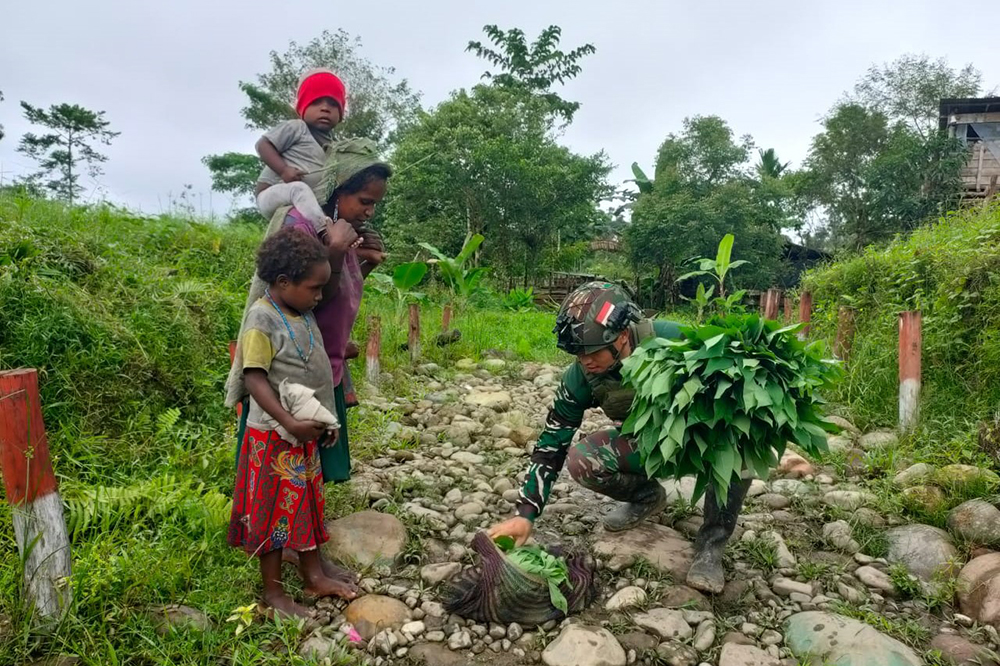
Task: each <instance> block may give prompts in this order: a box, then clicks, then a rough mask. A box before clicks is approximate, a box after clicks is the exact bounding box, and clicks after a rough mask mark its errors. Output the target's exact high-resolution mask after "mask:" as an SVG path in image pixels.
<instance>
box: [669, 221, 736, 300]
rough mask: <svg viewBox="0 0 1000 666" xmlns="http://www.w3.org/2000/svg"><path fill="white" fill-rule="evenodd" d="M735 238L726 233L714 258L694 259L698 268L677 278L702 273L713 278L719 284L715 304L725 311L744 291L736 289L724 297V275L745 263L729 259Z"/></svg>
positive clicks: (680, 278) (686, 277)
mask: <svg viewBox="0 0 1000 666" xmlns="http://www.w3.org/2000/svg"><path fill="white" fill-rule="evenodd" d="M735 240H736V239H735V238H734V237H733V235H732V234H726V235H725V236H723V237H722V241H721V242H720V243H719V249H718V251H717V252H716V255H715V259H707V258H705V257H702V258H700V259H695V260H694V261H695V263H697V264H698V266H699V267H700V270H697V271H691V272H690V273H685V274H684V275H682V276H680V277H679V278H677V281H678V282H681V281H683V280H687V279H688V278H693V277H700V276H702V275H708V276H710V277H712V278H714V279H715V281H716V282H717V283H718V285H719V298H717V299H716V304H717V305H719V306H720V308H722V310H723V311H726V312H728V311H729V310H730V309H732V307H733V306H734V305H735V304H736V303H738V302H739V301H740V299H742V298H743V295H744V294H745V293H746V292H745V291H737V292H734V293H733V294H732V295H730V296H729V297H726V275H727V274H728V273H729V271H731V270H733V269H734V268H739V267H740V266H742V265H744V264H746V263H747V262H745V261H743V260H742V259H738V260H736V261H731V258H732V256H733V242H734V241H735Z"/></svg>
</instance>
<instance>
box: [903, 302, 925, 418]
mask: <svg viewBox="0 0 1000 666" xmlns="http://www.w3.org/2000/svg"><path fill="white" fill-rule="evenodd" d="M920 323H921V317H920V312H919V311H910V312H900V313H899V429H900V430H901V431H902V432H908V431H910V430H913V428H914V426H916V425H917V418H918V417H919V415H920V346H921V334H920Z"/></svg>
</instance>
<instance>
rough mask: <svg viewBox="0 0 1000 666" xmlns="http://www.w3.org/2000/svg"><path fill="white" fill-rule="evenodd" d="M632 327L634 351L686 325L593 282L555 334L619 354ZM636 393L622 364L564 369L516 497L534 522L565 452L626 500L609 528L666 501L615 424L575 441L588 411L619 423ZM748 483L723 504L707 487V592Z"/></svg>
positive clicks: (570, 304) (703, 558)
mask: <svg viewBox="0 0 1000 666" xmlns="http://www.w3.org/2000/svg"><path fill="white" fill-rule="evenodd" d="M623 312H624V313H625V314H623ZM626 329H627V330H628V331H629V335H630V341H631V346H632V348H633V349H634V348H635V347H636V346H637V345H638V344H639V343H641V342H642V341H643V340H645V339H646V338H648V337H651V336H656V337H661V338H677V337H680V326H679V325H678V324H676V323H674V322H669V321H650V320H648V319H647V320H643V319H640V318H639V316H638V308H637V307H636V306H635V305H634V304H633V303H632V302H631V300H630V299H628V297H627V296H626V295H625V294H624V293H623V292H621V291H620V290H619V289H617V288H616V287H614V286H613V285H610V284H607V283H589V284H587V285H584V286H583V287H580V288H579V289H577V290H576V291H575V292H573V293H572V294H570V296H569V297H568V298H567V299H566V301H565V302H564V303H563V306H562V308H561V310H560V314H559V317H558V318H557V321H556V328H555V331H554V332H555V333H556V335H557V336H558V346H559V348H560V349H563V350H564V351H567V352H569V353H571V354H575V355H579V354H581V353H592V352H594V351H597V350H599V349H604V348H610V349H611V350H612V353H613V354H615V355H617V350H616V349H615V348H614V347H611V345H612V343H613V341H614V340H615V338H617V336H618V335H619V334H620V333H621V332H622V331H624V330H626ZM633 397H634V391H632V390H631V389H628V388H625V387H623V386H622V378H621V365H620V363H616V364H615V365H614V366H613V367H612V368H611V369H610V370H609V371H608V372H606V373H604V374H602V375H597V376H595V375H589V374H588V373H587V372H586V371H585V370H584V368H583V365H581V363H580V362H579V361H576V362H575V363H573V365H571V366H570V367H569V368H568V369H567V370H566V371H565V372H564V373H563V377H562V381H561V383H560V385H559V388H558V390H557V391H556V397H555V402H554V403H553V405H552V408H551V409H550V410H549V414H548V417H547V418H546V420H545V430H544V431H543V432H542V434H541V436H540V437H539V438H538V443H537V444H536V446H535V450H534V453H533V454H532V456H531V464H530V466H529V467H528V472H527V475H526V477H525V480H524V484H523V485H522V487H521V490H520V492H519V495H518V501H517V513H518V515H520V516H522V517H523V518H527V519H528V520H531V521H534V520H535V519H536V518H538V516H539V515H541V513H542V511H543V509H544V508H545V503H546V502H547V501H548V498H549V493H550V492H551V490H552V484H553V483H554V482H555V480H556V477H558V476H559V472H560V470H561V469H562V467H563V464H564V463H566V462H567V458H568V463H569V464H568V468H569V473H570V475H571V476H572V477H573V480H575V481H576V482H577V483H579V484H580V485H582V486H584V487H585V488H589V489H590V490H593V491H595V492H598V493H600V494H602V495H606V496H608V497H611V498H612V499H615V500H618V501H619V502H624V503H625V504H624V505H623V506H622V507H621V508H620V509H619V510H616V512H617V516H615V513H616V512H613V513H612V514H609V516H606V517H605V527H606V528H607V529H609V530H610V529H627V528H628V527H632V526H634V525H636V524H637V523H638V522H639V521H640V520H642V519H643V518H645V517H648V516H651V515H654V514H655V513H656V512H658V511H659V510H661V507H663V506H665V496H664V492H663V489H662V487H660V485H659V484H658V482H656V481H655V480H650V479H648V478H647V476H646V472H645V469H644V468H643V465H642V461H641V459H640V455H639V451H638V449H637V448H636V445H635V442H634V441H633V440H632V439H631V438H629V437H624V436H622V435H621V433H620V432H619V430H618V429H617V428H610V429H607V430H601V431H598V432H595V433H593V434H591V435H588V436H587V437H584V438H583V439H581V440H580V441H579V442H577V443H576V444H572V441H573V437H574V435H575V434H576V431H577V429H578V428H579V427H580V424H581V423H582V422H583V416H584V413H585V412H586V411H587V410H588V409H590V408H594V407H600V408H601V409H602V410H603V411H604V413H605V415H606V416H607V417H608V418H610V419H611V420H612V421H614V422H616V423H617V424H618V426H619V427H620V426H621V423H622V422H623V421H624V420H625V419H626V418H628V414H629V411H630V410H631V407H632V399H633ZM749 486H750V480H749V479H745V480H741V481H737V482H735V483H733V484H732V485H731V486H730V488H729V497H728V501H727V503H726V505H724V506H719V504H718V502H717V500H716V497H715V493H714V491H713V490H712V486H711V485H709V487H708V490H707V492H706V496H705V511H704V521H703V524H702V527H701V529H700V530H699V532H698V537H697V539H696V540H695V551H696V554H695V558H694V561H693V563H692V566H691V570H690V571H689V573H688V578H687V583H688V585H690V586H692V587H695V588H697V589H700V590H702V591H705V592H713V593H718V592H720V591H722V588H723V585H724V583H725V578H724V572H723V568H722V552H723V550H724V548H725V545H726V542H727V541H728V540H729V537H730V536H732V533H733V530H734V528H735V527H736V520H737V518H738V516H739V513H740V510H741V508H742V506H743V499H744V498H745V496H746V493H747V490H748V489H749ZM609 518H614V520H613V521H609Z"/></svg>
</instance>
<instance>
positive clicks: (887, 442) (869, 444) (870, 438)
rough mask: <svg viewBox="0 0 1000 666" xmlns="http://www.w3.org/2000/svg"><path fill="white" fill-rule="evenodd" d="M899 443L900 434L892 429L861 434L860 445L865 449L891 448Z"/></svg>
mask: <svg viewBox="0 0 1000 666" xmlns="http://www.w3.org/2000/svg"><path fill="white" fill-rule="evenodd" d="M898 443H899V436H898V435H896V433H894V432H892V431H891V430H875V431H873V432H870V433H868V434H866V435H861V438H860V439H859V440H858V446H860V447H861V448H862V449H864V450H865V451H871V450H872V449H880V448H890V447H893V446H896V444H898Z"/></svg>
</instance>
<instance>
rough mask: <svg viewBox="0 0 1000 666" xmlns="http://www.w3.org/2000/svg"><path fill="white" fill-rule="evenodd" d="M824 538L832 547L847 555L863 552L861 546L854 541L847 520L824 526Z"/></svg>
mask: <svg viewBox="0 0 1000 666" xmlns="http://www.w3.org/2000/svg"><path fill="white" fill-rule="evenodd" d="M823 538H824V539H826V540H827V541H828V542H829V543H830V545H831V546H833V547H834V548H838V549H840V550H842V551H844V552H847V553H852V554H853V553H856V552H858V551H860V550H861V544H859V543H858V542H857V541H855V540H854V535H853V532H852V531H851V526H850V525H849V524H848V523H847V521H846V520H838V521H836V522H833V523H828V524H826V525H824V526H823Z"/></svg>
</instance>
